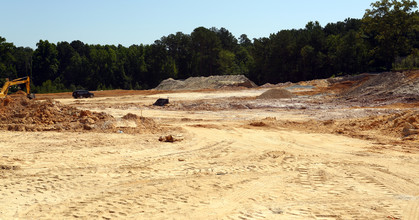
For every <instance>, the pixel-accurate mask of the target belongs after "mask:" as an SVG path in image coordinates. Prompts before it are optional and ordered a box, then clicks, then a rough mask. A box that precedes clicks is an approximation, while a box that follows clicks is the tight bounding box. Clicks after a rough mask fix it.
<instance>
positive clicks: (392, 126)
mask: <svg viewBox="0 0 419 220" xmlns="http://www.w3.org/2000/svg"><path fill="white" fill-rule="evenodd" d="M326 124H327V122H326ZM333 127H334V129H335V131H336V132H337V133H348V132H349V133H350V132H354V131H371V130H378V131H379V132H381V133H382V134H384V135H389V136H392V137H396V138H402V139H403V140H415V141H418V140H419V139H418V134H419V111H405V112H401V113H396V114H389V115H379V116H370V117H367V118H360V119H352V120H349V121H345V122H337V123H336V125H334V126H333Z"/></svg>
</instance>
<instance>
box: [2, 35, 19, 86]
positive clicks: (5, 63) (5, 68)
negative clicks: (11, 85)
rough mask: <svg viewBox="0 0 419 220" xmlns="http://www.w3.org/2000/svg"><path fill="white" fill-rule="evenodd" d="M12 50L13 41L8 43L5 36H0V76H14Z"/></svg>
mask: <svg viewBox="0 0 419 220" xmlns="http://www.w3.org/2000/svg"><path fill="white" fill-rule="evenodd" d="M13 50H14V45H13V43H8V42H6V38H3V37H0V78H16V70H15V69H14V67H13V62H14V61H15V57H14V56H13Z"/></svg>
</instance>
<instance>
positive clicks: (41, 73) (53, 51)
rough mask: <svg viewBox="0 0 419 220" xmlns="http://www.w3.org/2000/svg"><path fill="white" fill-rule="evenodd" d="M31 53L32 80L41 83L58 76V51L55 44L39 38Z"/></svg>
mask: <svg viewBox="0 0 419 220" xmlns="http://www.w3.org/2000/svg"><path fill="white" fill-rule="evenodd" d="M36 45H37V49H36V50H35V52H34V55H33V74H32V75H33V81H34V83H35V84H38V85H39V84H41V83H42V82H45V81H47V80H51V79H55V78H57V77H58V75H57V73H58V68H59V61H58V51H57V48H56V46H55V44H52V43H49V42H48V40H45V41H43V40H40V41H39V42H38V43H37V44H36Z"/></svg>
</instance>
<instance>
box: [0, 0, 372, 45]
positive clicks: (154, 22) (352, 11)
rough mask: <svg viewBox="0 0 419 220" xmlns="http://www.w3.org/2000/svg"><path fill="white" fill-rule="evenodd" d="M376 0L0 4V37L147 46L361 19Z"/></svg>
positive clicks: (36, 0)
mask: <svg viewBox="0 0 419 220" xmlns="http://www.w3.org/2000/svg"><path fill="white" fill-rule="evenodd" d="M374 1H375V0H350V1H349V0H344V1H343V0H257V1H251V0H211V1H199V0H176V1H175V0H173V1H169V0H66V1H64V0H0V7H1V13H0V36H1V37H4V38H6V41H7V42H12V43H14V44H15V45H16V46H25V47H26V46H29V47H32V48H36V43H37V42H38V41H39V40H40V39H42V40H48V41H49V42H51V43H57V42H60V41H68V42H71V41H73V40H81V41H82V42H84V43H87V44H102V45H104V44H114V45H118V44H122V45H123V46H130V45H132V44H152V43H153V42H154V41H155V40H158V39H160V38H161V37H162V36H167V35H169V34H174V33H176V32H178V31H180V32H183V33H185V34H190V33H191V32H192V31H193V30H194V29H195V28H197V27H200V26H203V27H206V28H211V27H217V28H221V27H224V28H226V29H227V30H229V31H230V32H232V33H233V35H234V36H236V37H237V38H238V37H239V36H240V35H241V34H247V35H248V37H249V38H250V39H253V38H260V37H269V35H270V34H271V33H276V32H278V31H280V30H284V29H293V28H296V29H299V28H304V27H305V25H306V24H307V23H308V22H309V21H319V22H320V24H321V25H322V26H325V25H326V24H327V23H330V22H337V21H343V20H344V19H345V18H349V17H350V18H362V16H363V15H364V12H365V9H368V8H370V4H371V3H372V2H374Z"/></svg>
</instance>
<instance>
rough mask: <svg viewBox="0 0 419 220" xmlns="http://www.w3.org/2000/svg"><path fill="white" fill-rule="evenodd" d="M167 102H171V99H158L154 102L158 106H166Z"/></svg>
mask: <svg viewBox="0 0 419 220" xmlns="http://www.w3.org/2000/svg"><path fill="white" fill-rule="evenodd" d="M167 104H169V99H161V98H160V99H157V101H156V102H155V103H154V104H153V105H156V106H165V105H167Z"/></svg>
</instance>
